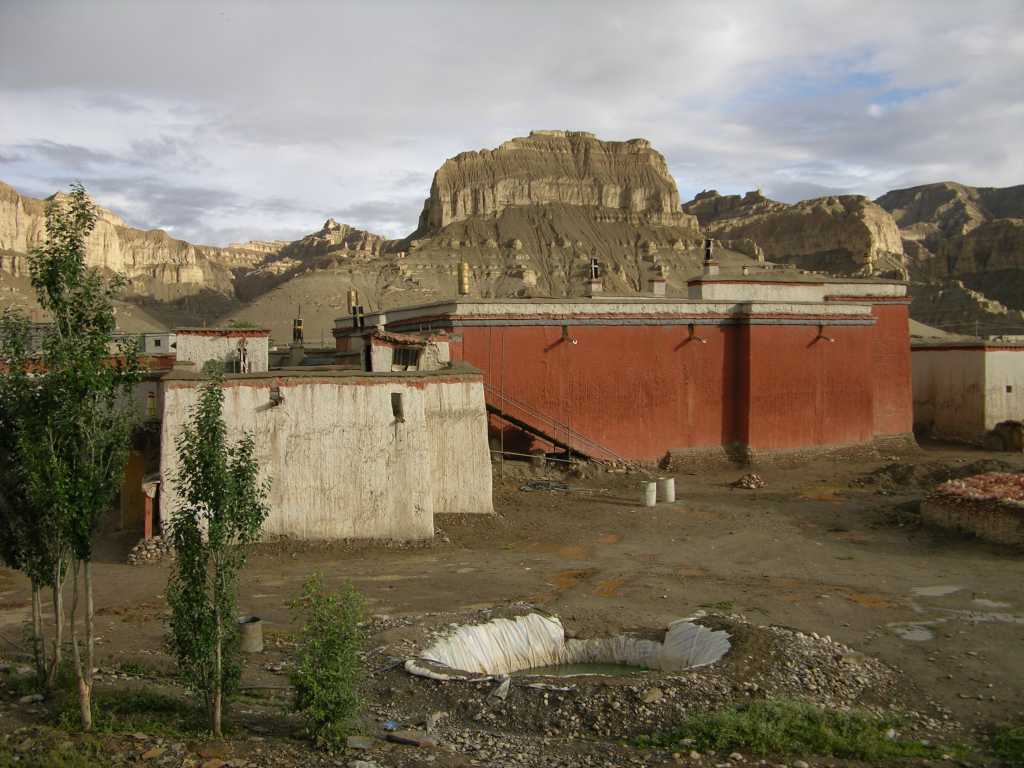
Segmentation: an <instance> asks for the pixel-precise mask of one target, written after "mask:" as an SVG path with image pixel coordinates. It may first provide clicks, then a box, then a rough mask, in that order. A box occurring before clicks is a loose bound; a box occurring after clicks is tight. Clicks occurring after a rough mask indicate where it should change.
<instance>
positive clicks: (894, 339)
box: [872, 304, 914, 435]
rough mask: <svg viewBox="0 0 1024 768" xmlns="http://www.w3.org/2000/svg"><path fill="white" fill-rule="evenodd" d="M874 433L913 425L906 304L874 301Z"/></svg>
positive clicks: (904, 429) (900, 430)
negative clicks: (875, 373)
mask: <svg viewBox="0 0 1024 768" xmlns="http://www.w3.org/2000/svg"><path fill="white" fill-rule="evenodd" d="M872 313H873V314H874V316H875V317H876V318H878V319H877V321H876V323H875V346H874V365H875V370H876V371H878V375H877V376H875V434H876V435H900V434H907V433H909V432H910V431H911V430H912V429H913V426H914V397H913V391H912V388H911V381H910V323H909V317H910V307H909V306H908V305H906V304H875V305H874V306H873V307H872Z"/></svg>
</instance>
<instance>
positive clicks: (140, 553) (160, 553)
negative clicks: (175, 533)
mask: <svg viewBox="0 0 1024 768" xmlns="http://www.w3.org/2000/svg"><path fill="white" fill-rule="evenodd" d="M173 553H174V542H172V541H171V538H170V537H169V536H153V537H152V538H149V539H142V540H141V541H139V543H138V544H136V545H135V546H134V547H132V551H131V552H130V553H129V555H128V565H142V564H144V563H156V562H159V561H160V560H163V559H164V558H165V557H167V556H168V555H171V554H173Z"/></svg>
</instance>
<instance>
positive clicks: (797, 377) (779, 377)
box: [744, 325, 875, 451]
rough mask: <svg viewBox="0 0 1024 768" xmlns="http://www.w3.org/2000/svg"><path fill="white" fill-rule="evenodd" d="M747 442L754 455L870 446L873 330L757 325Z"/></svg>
mask: <svg viewBox="0 0 1024 768" xmlns="http://www.w3.org/2000/svg"><path fill="white" fill-rule="evenodd" d="M747 332H748V333H749V338H750V344H749V358H748V359H749V366H748V370H749V375H750V382H749V409H748V415H747V432H746V439H745V441H744V442H745V443H746V444H747V445H749V446H750V448H752V449H753V450H755V451H758V450H774V449H787V448H801V447H805V446H814V445H845V444H850V443H866V442H870V441H871V439H872V437H873V436H874V413H873V407H872V402H873V400H874V386H875V385H874V378H875V377H874V365H873V358H872V342H873V333H872V328H871V327H870V326H831V327H826V328H825V329H824V331H823V333H824V335H825V336H828V337H829V338H832V339H834V341H832V342H829V341H826V340H825V339H824V338H818V328H817V326H802V325H753V326H748V327H747Z"/></svg>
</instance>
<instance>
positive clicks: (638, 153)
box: [414, 131, 693, 237]
mask: <svg viewBox="0 0 1024 768" xmlns="http://www.w3.org/2000/svg"><path fill="white" fill-rule="evenodd" d="M551 204H557V205H565V206H573V207H582V208H588V209H592V215H593V216H594V217H595V218H596V219H598V220H602V221H629V222H633V223H640V222H643V223H650V224H660V225H663V226H671V227H677V226H678V227H684V228H689V229H692V228H693V221H692V220H691V219H689V217H687V216H686V215H684V214H683V213H681V212H680V210H679V192H678V190H677V189H676V183H675V180H674V179H673V178H672V175H671V174H670V173H669V172H668V166H667V165H666V163H665V158H664V157H662V156H661V154H660V153H658V152H656V151H655V150H653V149H651V145H650V142H648V141H646V140H645V139H632V140H630V141H601V140H599V139H597V138H596V137H595V136H594V134H592V133H586V132H584V131H531V133H530V135H529V136H527V137H525V138H517V139H512V140H511V141H506V142H505V143H504V144H502V145H501V146H500V147H498V148H497V149H494V150H488V149H484V150H481V151H479V152H463V153H462V154H460V155H457V156H456V157H453V158H452V159H450V160H448V161H446V162H445V163H444V165H442V166H441V168H440V169H438V171H437V173H435V174H434V180H433V183H432V184H431V186H430V197H429V198H427V200H426V201H425V203H424V205H423V213H422V214H420V222H419V228H418V229H417V232H416V234H415V235H414V237H424V236H427V235H431V234H435V233H437V232H438V231H440V230H442V229H444V228H445V227H447V226H448V225H449V224H453V223H455V222H460V221H465V220H467V219H469V218H474V217H475V218H480V217H490V218H494V217H497V216H499V215H500V214H501V213H502V212H503V211H505V210H507V209H508V208H512V207H516V206H538V205H551Z"/></svg>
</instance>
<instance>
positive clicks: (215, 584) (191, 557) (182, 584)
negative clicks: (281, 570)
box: [167, 374, 270, 738]
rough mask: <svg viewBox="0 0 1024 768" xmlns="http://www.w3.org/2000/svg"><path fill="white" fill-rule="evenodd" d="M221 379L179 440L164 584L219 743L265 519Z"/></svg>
mask: <svg viewBox="0 0 1024 768" xmlns="http://www.w3.org/2000/svg"><path fill="white" fill-rule="evenodd" d="M223 402H224V392H223V389H222V381H221V378H220V376H219V375H216V374H215V375H214V377H213V378H212V379H211V380H210V381H208V382H207V383H206V384H205V385H203V386H202V387H201V388H200V390H199V399H198V401H197V403H196V405H195V407H194V408H193V409H192V411H191V414H190V418H189V421H188V422H187V424H186V425H185V427H184V428H183V429H182V431H181V433H180V434H179V435H178V437H177V439H176V441H175V442H176V448H177V451H178V460H179V462H180V470H179V472H178V474H177V476H176V477H175V478H174V479H175V482H176V484H177V491H178V495H179V502H178V504H177V506H176V507H175V509H174V510H173V511H172V513H171V539H172V541H173V542H174V550H175V556H176V557H175V566H174V570H173V571H172V573H171V578H170V581H169V583H168V585H167V602H168V604H169V605H170V607H171V618H170V633H169V637H168V645H169V647H170V649H171V651H172V653H173V654H174V656H175V657H176V658H177V660H178V667H179V669H180V670H181V673H182V677H183V678H184V680H185V682H186V684H187V685H188V687H189V688H190V690H191V691H192V692H193V694H194V695H196V696H199V697H201V698H202V700H203V704H204V707H205V709H206V712H207V716H208V718H209V723H210V730H211V731H212V732H213V735H214V736H215V737H218V738H219V737H220V736H221V735H222V729H221V716H222V711H223V706H224V701H225V700H226V699H227V698H228V697H230V696H231V695H232V694H233V693H234V692H235V690H236V689H237V687H238V682H239V679H240V678H241V664H240V651H239V627H238V610H237V607H236V602H237V601H236V597H237V592H238V574H239V572H240V571H241V569H242V567H243V566H244V565H245V561H246V558H247V555H248V550H249V547H250V545H251V544H252V543H253V542H255V541H256V539H257V538H258V537H259V534H260V529H261V527H262V525H263V521H264V520H265V519H266V517H267V514H268V511H269V510H268V508H267V506H266V503H265V499H266V496H267V492H268V491H269V487H270V485H269V481H266V480H265V481H262V482H261V481H260V480H259V465H258V464H257V462H256V459H255V457H254V454H255V442H254V440H253V436H252V434H251V433H245V434H243V435H242V436H241V438H240V439H238V440H237V441H235V442H231V441H230V440H229V439H228V434H227V426H226V425H225V423H224V418H223V415H222V411H223Z"/></svg>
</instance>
